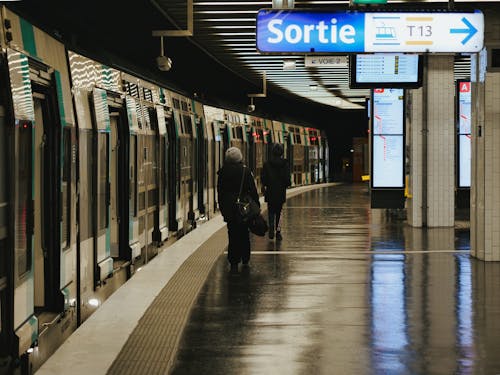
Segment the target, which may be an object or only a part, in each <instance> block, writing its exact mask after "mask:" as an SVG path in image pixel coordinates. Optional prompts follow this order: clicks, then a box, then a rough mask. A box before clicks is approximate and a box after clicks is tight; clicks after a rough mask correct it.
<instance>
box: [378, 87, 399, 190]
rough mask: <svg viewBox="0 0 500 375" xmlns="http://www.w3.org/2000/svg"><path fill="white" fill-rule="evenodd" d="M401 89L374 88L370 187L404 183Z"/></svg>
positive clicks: (384, 186) (394, 186)
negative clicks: (371, 178) (371, 177)
mask: <svg viewBox="0 0 500 375" xmlns="http://www.w3.org/2000/svg"><path fill="white" fill-rule="evenodd" d="M403 103H404V91H403V89H384V88H382V89H375V90H373V117H372V132H371V134H372V145H373V148H372V149H373V155H372V158H373V159H372V161H373V162H372V168H373V170H372V176H373V180H372V187H374V188H402V187H403V186H404V183H403V181H404V178H403V161H404V152H403V151H404V113H403V108H404V105H403Z"/></svg>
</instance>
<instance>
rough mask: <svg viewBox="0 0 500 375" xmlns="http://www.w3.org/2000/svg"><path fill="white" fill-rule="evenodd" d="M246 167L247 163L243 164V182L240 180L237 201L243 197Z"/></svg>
mask: <svg viewBox="0 0 500 375" xmlns="http://www.w3.org/2000/svg"><path fill="white" fill-rule="evenodd" d="M245 168H246V165H243V174H242V175H241V182H240V192H239V193H238V199H237V200H236V202H239V201H240V198H241V191H242V190H243V181H244V180H245Z"/></svg>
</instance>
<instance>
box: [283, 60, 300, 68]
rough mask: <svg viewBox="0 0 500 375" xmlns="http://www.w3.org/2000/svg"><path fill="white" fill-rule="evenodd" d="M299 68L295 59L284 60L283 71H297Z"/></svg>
mask: <svg viewBox="0 0 500 375" xmlns="http://www.w3.org/2000/svg"><path fill="white" fill-rule="evenodd" d="M296 68H297V64H296V63H295V60H294V59H289V60H283V70H295V69H296Z"/></svg>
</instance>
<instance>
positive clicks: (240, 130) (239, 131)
mask: <svg viewBox="0 0 500 375" xmlns="http://www.w3.org/2000/svg"><path fill="white" fill-rule="evenodd" d="M236 138H238V139H243V128H242V127H241V126H237V127H236Z"/></svg>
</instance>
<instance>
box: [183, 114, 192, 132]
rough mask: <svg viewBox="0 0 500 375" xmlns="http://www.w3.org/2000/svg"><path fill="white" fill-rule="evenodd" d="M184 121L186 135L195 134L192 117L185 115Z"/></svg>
mask: <svg viewBox="0 0 500 375" xmlns="http://www.w3.org/2000/svg"><path fill="white" fill-rule="evenodd" d="M182 120H183V123H184V132H185V133H186V134H193V123H192V121H191V116H188V115H183V116H182Z"/></svg>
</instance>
